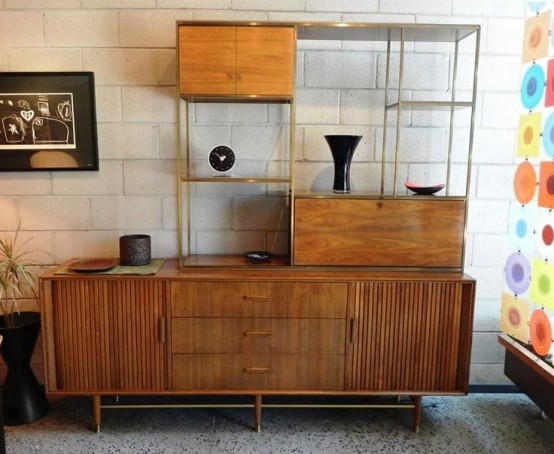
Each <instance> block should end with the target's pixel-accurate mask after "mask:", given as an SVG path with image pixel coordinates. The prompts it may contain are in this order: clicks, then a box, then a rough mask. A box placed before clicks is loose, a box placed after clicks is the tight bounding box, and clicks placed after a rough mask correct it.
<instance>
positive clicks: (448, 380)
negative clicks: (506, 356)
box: [347, 282, 472, 392]
mask: <svg viewBox="0 0 554 454" xmlns="http://www.w3.org/2000/svg"><path fill="white" fill-rule="evenodd" d="M463 296H464V289H463V284H462V283H454V282H453V283H448V282H447V283H444V282H442V283H441V282H365V283H358V284H356V298H355V302H354V305H353V307H352V311H351V314H350V315H351V317H352V326H351V332H350V335H351V341H352V342H351V343H350V344H349V348H348V358H347V363H348V364H349V367H348V370H347V388H348V389H351V390H371V391H414V392H434V391H443V392H454V391H458V392H463V391H464V389H462V388H464V386H466V383H464V382H467V377H466V375H467V370H466V369H467V367H468V364H467V363H468V359H469V355H468V354H467V353H468V352H467V348H468V345H470V344H471V342H470V338H469V339H468V338H467V337H468V325H469V321H471V319H472V311H471V310H469V311H467V310H465V305H464V297H463ZM469 307H471V305H470V306H469ZM469 336H470V334H469Z"/></svg>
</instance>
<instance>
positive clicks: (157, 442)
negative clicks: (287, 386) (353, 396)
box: [6, 393, 554, 454]
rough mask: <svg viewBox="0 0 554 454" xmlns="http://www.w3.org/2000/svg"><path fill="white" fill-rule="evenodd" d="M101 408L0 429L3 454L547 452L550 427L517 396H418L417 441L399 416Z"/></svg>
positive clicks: (64, 406)
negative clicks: (257, 419) (97, 426)
mask: <svg viewBox="0 0 554 454" xmlns="http://www.w3.org/2000/svg"><path fill="white" fill-rule="evenodd" d="M253 418H254V415H253V410H252V409H244V408H243V409H227V408H218V409H214V408H203V409H190V408H188V409H125V410H122V409H116V410H114V409H105V410H103V412H102V430H101V432H100V433H95V432H93V431H92V404H91V399H89V398H82V397H65V398H58V399H56V400H54V401H52V402H51V409H50V412H49V413H48V414H47V415H46V416H45V417H43V418H41V419H39V420H37V421H35V422H33V423H30V424H26V425H22V426H12V427H6V448H7V452H8V453H17V454H28V453H44V454H45V453H56V454H57V453H71V454H77V453H87V454H91V453H133V454H138V453H163V454H166V453H167V454H169V453H199V454H203V453H207V454H208V453H241V454H244V453H326V454H332V453H426V454H427V453H441V454H449V453H479V454H482V453H502V454H512V453H513V454H517V453H522V454H524V453H525V454H529V453H530V454H543V453H544V454H552V453H554V422H553V421H551V420H549V419H544V418H543V417H542V414H541V411H540V410H539V409H538V407H536V406H535V404H534V403H533V402H532V401H531V400H529V399H528V398H527V397H526V396H525V395H524V394H480V393H476V394H470V395H469V396H467V397H425V398H424V399H423V410H422V419H421V427H420V432H419V433H415V432H413V431H412V412H411V410H402V409H344V408H341V409H324V408H317V409H310V408H294V409H292V408H279V409H275V408H269V409H264V410H263V417H262V419H263V421H262V424H263V425H262V431H261V432H260V433H257V432H255V431H254V430H253V424H254V422H253Z"/></svg>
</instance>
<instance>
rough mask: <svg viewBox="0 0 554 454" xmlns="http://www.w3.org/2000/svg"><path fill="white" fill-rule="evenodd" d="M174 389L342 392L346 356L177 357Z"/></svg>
mask: <svg viewBox="0 0 554 454" xmlns="http://www.w3.org/2000/svg"><path fill="white" fill-rule="evenodd" d="M172 360H173V367H172V370H173V388H174V389H217V390H342V389H343V388H344V356H343V355H263V354H260V355H247V354H243V355H238V354H237V355H218V354H212V355H210V354H207V355H194V354H174V355H172Z"/></svg>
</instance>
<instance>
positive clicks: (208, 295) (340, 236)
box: [41, 22, 480, 430]
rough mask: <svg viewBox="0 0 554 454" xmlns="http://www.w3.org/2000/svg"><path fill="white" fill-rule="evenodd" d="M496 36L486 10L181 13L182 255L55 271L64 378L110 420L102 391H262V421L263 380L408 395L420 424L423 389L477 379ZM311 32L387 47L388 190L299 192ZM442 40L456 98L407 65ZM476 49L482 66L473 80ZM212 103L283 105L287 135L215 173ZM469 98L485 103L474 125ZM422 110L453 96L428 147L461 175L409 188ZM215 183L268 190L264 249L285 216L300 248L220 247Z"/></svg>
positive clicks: (219, 189) (57, 355) (51, 326)
mask: <svg viewBox="0 0 554 454" xmlns="http://www.w3.org/2000/svg"><path fill="white" fill-rule="evenodd" d="M479 34H480V28H479V26H477V25H421V24H377V23H273V22H263V23H246V22H178V23H177V52H178V82H177V84H178V98H179V104H180V109H179V110H180V113H181V118H180V119H179V125H180V129H181V134H180V135H181V140H180V146H181V151H180V156H179V159H178V168H177V169H176V172H177V174H178V186H179V191H178V196H179V241H180V244H179V250H180V257H179V258H178V260H176V261H174V260H167V261H166V262H165V264H164V266H163V267H162V268H161V269H160V270H159V271H158V272H157V273H156V274H154V275H147V276H144V275H105V274H104V275H103V274H101V273H100V274H96V273H95V274H84V273H81V274H77V273H73V274H58V273H56V272H55V271H52V272H49V273H48V274H45V275H44V276H42V278H41V295H42V314H43V336H44V354H45V364H46V388H47V392H48V393H49V394H50V395H70V394H77V395H90V396H92V397H93V402H94V422H95V425H96V428H97V429H99V427H100V416H101V409H102V408H105V407H106V405H104V404H103V402H102V397H103V396H115V395H117V396H125V395H181V396H182V395H202V394H204V395H237V396H239V395H240V396H252V407H253V408H255V426H256V428H257V429H259V428H260V426H261V413H262V408H263V406H264V403H263V402H262V400H263V399H264V396H276V395H280V396H286V395H291V396H292V395H306V396H350V397H352V396H399V397H405V398H406V399H408V401H409V405H408V406H409V408H412V409H413V411H414V429H415V430H417V429H418V427H419V420H420V411H421V399H422V396H425V395H464V394H466V393H467V391H468V380H469V364H470V351H471V337H472V336H471V333H472V323H473V308H474V301H475V281H474V279H472V278H471V277H470V276H468V275H466V274H464V273H463V263H464V252H463V251H464V233H465V226H466V218H467V204H468V194H469V174H470V168H471V147H472V139H473V117H474V110H475V84H476V76H475V75H476V73H477V63H478V53H479ZM300 40H335V41H357V42H364V43H370V42H375V43H381V44H383V43H384V46H386V48H385V50H384V52H383V53H384V55H385V56H386V64H385V78H386V87H385V104H384V105H383V106H382V112H383V135H384V138H383V148H382V150H380V151H379V153H380V154H381V156H382V166H381V177H380V178H381V180H380V181H381V184H380V191H377V192H376V193H369V192H368V193H362V192H356V191H353V192H352V193H350V194H334V193H332V192H331V191H328V192H319V193H313V192H309V191H305V190H303V191H296V189H295V180H294V173H295V166H296V161H295V158H294V148H295V126H296V125H295V122H296V114H295V108H296V106H295V103H296V99H295V71H296V63H295V59H296V49H297V42H298V41H300ZM467 41H469V42H470V43H471V44H470V46H469V48H470V50H471V51H470V52H467V50H464V52H463V53H461V52H460V51H459V46H460V45H461V43H465V42H467ZM437 43H438V44H439V45H440V46H442V47H441V52H442V53H450V57H449V58H450V60H449V61H450V62H451V69H452V70H451V71H450V74H451V81H450V83H451V86H450V89H449V90H448V96H449V98H448V99H438V100H437V99H436V97H434V96H432V97H431V98H432V99H414V97H413V96H406V95H405V92H404V90H403V81H404V80H405V78H409V77H410V75H409V74H412V75H413V73H414V72H417V71H419V70H421V68H418V67H417V66H416V67H411V68H409V67H407V66H408V65H407V62H408V61H411V62H412V63H413V62H414V61H416V62H417V59H415V60H413V59H412V60H410V59H407V58H406V56H407V54H408V53H409V52H413V51H414V49H417V47H418V46H426V45H431V44H432V45H437ZM462 58H464V62H466V63H467V62H468V61H469V62H470V63H471V65H472V71H470V73H471V81H470V83H469V85H468V84H466V85H464V86H463V87H462V89H460V90H458V89H457V86H456V83H457V72H458V70H459V66H460V65H459V64H458V62H459V61H460V60H461V59H462ZM465 69H467V68H465ZM410 72H411V73H410ZM200 103H243V104H242V106H243V107H244V106H246V108H248V107H249V106H253V105H255V104H260V103H262V104H270V105H272V106H275V107H277V108H282V111H281V113H280V115H281V117H280V118H282V119H283V126H282V128H283V130H284V131H285V136H286V137H287V140H286V141H285V144H286V147H285V148H286V151H285V152H284V153H283V152H280V153H278V156H277V157H275V156H273V155H271V153H268V156H270V157H269V158H268V160H267V162H263V163H256V164H258V165H257V166H256V165H253V166H250V167H248V169H247V170H245V169H246V167H244V168H240V166H239V165H238V164H237V170H236V172H235V173H233V172H229V173H225V170H222V171H221V172H219V173H218V172H216V173H215V174H214V171H213V170H212V169H211V168H210V166H209V163H208V155H209V154H210V150H198V149H195V148H194V147H192V146H191V144H190V136H191V134H192V133H191V131H190V129H191V118H190V111H191V108H193V106H194V105H200ZM459 111H465V112H466V113H467V114H468V119H469V120H467V121H465V122H463V124H462V125H461V128H458V125H456V124H455V123H456V121H455V120H456V115H457V112H459ZM417 112H438V114H439V115H441V117H440V118H441V119H443V120H444V124H445V125H446V126H445V129H446V130H447V131H448V140H447V141H446V143H447V146H446V147H445V148H446V149H444V150H441V151H440V153H438V154H439V155H440V156H436V154H437V153H436V152H433V153H435V154H433V155H432V156H429V159H428V161H429V162H428V166H429V168H428V173H430V174H433V178H441V180H440V181H444V182H445V188H444V190H443V191H441V193H437V194H435V195H415V194H412V195H410V194H407V193H406V192H405V190H403V183H404V181H400V180H401V178H400V173H401V172H400V171H399V169H400V168H401V166H402V163H403V162H405V161H406V159H409V158H406V157H405V154H404V153H405V150H404V149H403V147H402V146H401V145H402V144H403V139H402V134H403V125H402V123H403V122H402V121H401V119H402V118H403V116H404V115H407V114H410V115H411V114H417ZM441 121H442V120H441ZM459 130H461V131H462V132H463V134H464V139H463V140H461V139H459V138H456V136H455V134H456V133H457V131H459ZM387 133H388V137H387ZM459 143H463V144H464V145H465V152H464V153H463V155H464V157H463V158H462V159H460V157H459V156H456V154H457V153H459V150H458V151H457V150H456V147H457V145H458V144H459ZM391 144H392V145H391ZM391 147H392V148H391ZM224 148H225V147H224ZM223 151H225V152H228V150H223ZM214 153H215V154H216V155H217V158H218V159H220V162H219V164H221V162H223V161H224V160H225V159H227V158H225V159H222V158H221V157H220V156H223V155H222V154H218V153H221V151H220V152H218V151H217V150H216V151H215V152H214ZM379 153H378V154H379ZM237 159H238V158H237ZM216 161H217V160H216ZM216 164H218V163H217V162H216ZM420 164H421V163H420ZM423 165H426V163H423ZM239 170H240V172H239ZM260 188H261V189H260ZM205 194H210V196H211V197H210V198H209V199H211V200H213V201H214V203H217V202H218V200H219V197H235V198H236V199H238V200H240V202H241V203H248V200H249V198H250V197H252V198H255V199H256V200H257V201H258V203H259V198H260V194H262V195H263V196H264V197H267V204H268V205H271V204H273V206H275V207H276V212H277V215H276V216H275V217H274V218H272V219H273V220H272V222H271V223H268V231H269V232H270V233H269V234H268V235H267V238H269V240H268V241H267V243H266V244H267V247H266V248H265V249H266V251H267V250H269V251H271V249H272V247H271V243H272V242H273V241H272V240H271V238H273V237H274V236H275V235H277V234H278V233H279V232H277V231H276V230H279V229H281V230H283V231H284V232H285V235H284V236H285V237H286V238H287V241H288V247H287V248H286V249H287V250H286V251H285V252H284V253H278V254H275V255H274V256H273V257H272V258H271V260H270V261H262V262H261V263H259V262H256V261H255V262H254V263H252V262H251V261H249V260H247V258H245V257H244V255H243V254H242V253H236V254H233V253H231V254H229V253H219V252H225V251H227V242H228V241H230V240H229V239H227V238H226V236H225V235H226V233H222V234H221V236H222V238H220V239H218V241H215V242H214V246H213V248H212V249H211V250H210V251H209V252H206V251H202V250H200V248H199V247H198V246H197V244H198V242H197V241H196V239H197V238H196V237H197V236H198V235H199V232H198V231H197V229H196V227H195V226H197V224H198V222H199V221H198V220H199V219H201V218H202V212H203V209H204V206H203V203H204V202H203V203H196V197H197V196H198V195H205ZM203 200H206V198H204V199H203ZM255 215H256V214H255V213H253V214H252V216H255ZM247 221H248V219H244V222H247ZM283 222H284V224H283ZM276 224H280V225H281V226H280V227H279V229H277V228H276ZM283 225H284V227H282V226H283ZM222 232H224V231H222ZM218 247H220V250H219V252H218V249H217V248H218ZM243 252H246V251H243ZM409 398H411V399H409ZM266 401H267V398H266Z"/></svg>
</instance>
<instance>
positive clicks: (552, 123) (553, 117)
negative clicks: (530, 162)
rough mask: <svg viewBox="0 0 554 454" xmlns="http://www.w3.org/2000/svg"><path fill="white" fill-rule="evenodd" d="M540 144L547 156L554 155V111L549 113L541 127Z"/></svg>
mask: <svg viewBox="0 0 554 454" xmlns="http://www.w3.org/2000/svg"><path fill="white" fill-rule="evenodd" d="M542 131H543V133H542V145H543V147H544V151H546V154H548V156H551V157H554V112H552V113H550V115H549V116H548V118H547V119H546V121H545V122H544V126H543V128H542Z"/></svg>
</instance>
